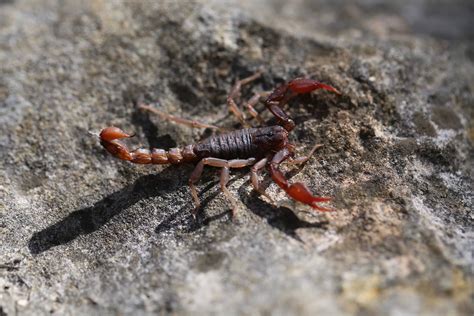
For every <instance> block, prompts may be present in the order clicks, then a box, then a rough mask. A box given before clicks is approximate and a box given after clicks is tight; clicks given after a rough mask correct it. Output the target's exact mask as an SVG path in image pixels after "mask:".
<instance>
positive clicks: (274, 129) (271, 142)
mask: <svg viewBox="0 0 474 316" xmlns="http://www.w3.org/2000/svg"><path fill="white" fill-rule="evenodd" d="M252 142H253V144H254V145H256V146H258V148H259V149H260V151H261V152H276V151H279V150H280V149H282V148H285V147H287V146H288V131H287V130H285V129H284V128H283V127H281V126H280V125H275V126H267V127H264V128H259V129H257V130H256V131H255V132H254V133H253V134H252Z"/></svg>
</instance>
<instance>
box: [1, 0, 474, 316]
mask: <svg viewBox="0 0 474 316" xmlns="http://www.w3.org/2000/svg"><path fill="white" fill-rule="evenodd" d="M392 2H394V1H387V2H381V1H375V0H370V1H369V0H359V1H319V2H318V1H274V2H270V1H259V2H258V4H256V3H254V2H253V1H248V2H243V3H239V1H235V2H234V1H228V2H222V1H212V2H208V1H202V2H190V1H180V2H179V3H177V4H176V3H175V2H174V1H170V2H166V1H148V2H137V1H130V2H125V1H99V0H96V1H80V2H79V1H73V0H68V1H34V0H30V1H13V0H10V1H0V150H1V151H0V238H1V244H0V315H2V316H3V315H16V314H36V315H41V314H43V315H46V314H49V313H53V314H76V315H77V314H118V313H120V314H134V315H137V314H138V315H139V314H152V313H157V312H161V313H163V314H168V313H172V314H195V313H206V314H209V313H216V314H223V313H226V314H249V315H255V314H270V313H271V314H275V315H287V314H298V315H316V314H319V315H338V314H340V315H344V314H360V315H381V314H390V315H415V314H430V315H447V314H451V315H456V314H460V315H462V314H464V315H472V314H473V313H474V306H473V299H474V297H473V295H474V290H473V276H474V269H473V265H474V258H473V257H474V255H473V253H474V249H473V242H474V234H473V213H472V209H473V192H472V185H473V171H472V169H473V165H474V164H473V142H474V125H473V105H474V97H473V93H474V65H473V61H474V45H473V39H474V31H473V30H474V25H473V22H472V21H474V18H473V16H474V14H473V13H474V6H473V4H472V2H471V1H468V0H466V1H447V0H446V1H422V0H418V1H410V2H408V1H401V2H397V3H392ZM400 3H404V4H400ZM259 68H262V69H264V70H265V73H264V76H263V78H262V79H261V80H259V81H257V82H256V83H255V85H253V86H252V87H249V88H247V89H245V90H244V96H245V97H249V96H250V95H251V91H252V90H253V91H262V90H268V89H271V88H272V87H274V86H275V85H276V84H278V83H281V82H283V81H284V80H288V79H291V78H294V77H296V76H301V75H310V76H311V77H313V78H318V79H320V80H322V81H324V82H327V83H329V84H332V85H334V86H335V87H337V88H338V89H340V90H341V91H342V92H343V96H342V97H337V96H335V95H331V94H330V93H325V92H317V93H314V94H313V95H312V96H305V97H301V98H298V99H297V100H295V102H293V103H292V105H291V107H290V113H291V115H292V116H293V117H294V118H295V120H296V122H297V123H298V126H297V129H296V130H295V131H294V132H293V133H292V140H293V141H294V142H295V143H297V144H298V148H300V150H301V152H305V150H308V148H310V146H311V145H312V144H314V143H315V142H320V143H323V144H324V145H325V146H324V147H323V148H322V149H321V150H320V151H319V152H318V154H317V155H316V157H315V158H313V159H312V160H311V161H310V162H309V163H308V164H307V165H306V166H305V167H304V168H303V169H302V170H301V171H300V172H292V173H291V174H292V175H293V180H301V181H304V182H307V183H308V185H309V187H311V188H313V190H314V191H315V192H317V193H318V194H321V195H329V196H334V203H333V206H334V207H335V208H336V209H337V212H334V213H330V214H314V213H311V212H308V208H306V207H304V206H301V205H297V204H295V203H293V202H291V201H289V200H288V199H287V197H286V196H285V195H284V194H283V193H281V191H280V190H278V189H277V188H276V187H275V185H274V184H272V183H271V181H268V180H266V182H265V183H266V184H267V185H268V188H267V191H268V192H269V194H270V195H271V196H272V197H274V198H275V199H276V200H277V201H281V204H280V205H279V206H274V205H272V204H270V203H269V202H268V201H267V200H265V198H261V197H258V196H257V195H255V194H254V193H252V191H251V189H250V187H249V184H248V178H247V175H246V174H245V172H238V171H233V172H232V174H233V175H234V180H233V181H232V184H231V185H230V189H231V191H232V192H233V194H235V195H238V197H239V201H240V202H239V203H240V213H239V214H238V217H237V220H236V222H233V221H232V220H231V219H230V218H229V203H228V202H227V201H226V200H225V199H224V198H223V195H222V194H219V189H218V185H217V182H218V180H217V171H216V170H212V169H210V170H208V171H206V173H205V175H204V178H203V180H202V181H201V182H200V185H199V188H200V189H201V190H202V191H203V200H204V201H205V207H204V209H203V212H202V213H201V215H200V216H199V218H198V220H197V221H196V222H195V221H193V220H192V218H191V216H190V213H189V211H190V210H191V208H192V204H191V198H190V194H189V190H188V187H187V185H186V184H187V177H188V175H189V173H190V172H191V170H192V166H180V167H174V166H171V167H150V166H137V165H131V164H128V163H125V162H123V161H118V160H115V159H113V158H111V157H110V156H109V155H107V154H106V153H105V151H104V150H103V149H102V148H101V147H100V145H99V144H98V142H97V139H95V138H94V137H92V136H90V135H88V131H90V130H92V131H98V130H100V129H101V128H103V127H105V126H108V125H116V126H120V127H122V128H123V129H125V130H128V131H136V132H137V136H138V137H137V138H135V139H134V140H132V143H133V144H135V145H138V144H141V145H151V146H157V147H164V148H169V147H172V146H175V145H176V144H180V145H181V144H186V143H189V142H193V141H197V140H199V139H201V138H203V137H206V136H208V135H209V131H203V130H191V129H188V128H186V127H182V126H176V125H173V124H171V123H169V122H163V121H160V120H159V119H158V118H156V117H154V116H150V115H147V114H144V113H140V112H139V111H137V110H136V108H135V104H136V102H137V101H138V100H141V99H143V100H145V101H149V102H155V106H157V107H160V108H161V109H163V110H165V111H169V112H173V113H177V114H179V115H181V116H183V117H188V118H194V119H198V120H201V121H204V122H207V123H214V124H219V125H222V126H226V127H233V126H237V125H236V124H235V121H234V120H233V118H232V117H230V116H229V114H228V111H227V109H226V106H225V97H226V93H227V91H228V90H229V88H230V87H231V85H232V83H233V82H235V80H237V79H239V78H243V77H245V76H247V75H249V74H252V73H253V72H255V71H256V70H257V69H259ZM158 102H159V103H158ZM140 142H141V143H140Z"/></svg>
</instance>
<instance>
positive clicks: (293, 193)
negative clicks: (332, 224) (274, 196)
mask: <svg viewBox="0 0 474 316" xmlns="http://www.w3.org/2000/svg"><path fill="white" fill-rule="evenodd" d="M285 191H286V193H288V195H289V196H290V197H292V198H293V199H295V200H296V201H298V202H301V203H304V204H307V205H309V206H311V207H312V208H313V209H315V210H318V211H321V212H330V211H333V210H332V209H329V208H325V207H322V206H319V205H318V204H317V203H320V202H329V201H330V200H331V198H330V197H320V196H314V195H313V194H312V193H311V191H310V190H309V189H308V187H306V185H304V184H303V183H301V182H296V183H293V184H292V185H290V186H289V187H288V188H286V190H285Z"/></svg>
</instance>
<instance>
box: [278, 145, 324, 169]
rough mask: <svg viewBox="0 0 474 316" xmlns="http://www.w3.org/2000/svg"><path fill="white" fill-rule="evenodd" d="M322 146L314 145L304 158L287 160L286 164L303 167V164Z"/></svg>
mask: <svg viewBox="0 0 474 316" xmlns="http://www.w3.org/2000/svg"><path fill="white" fill-rule="evenodd" d="M323 146H324V145H323V144H316V145H314V146H313V148H312V149H311V150H310V151H309V153H308V154H307V155H306V156H301V157H297V158H291V157H290V158H289V159H288V162H287V163H290V164H294V165H303V164H305V163H306V162H307V161H308V160H309V159H310V158H311V157H312V156H313V154H314V152H315V151H316V150H318V149H319V148H321V147H323Z"/></svg>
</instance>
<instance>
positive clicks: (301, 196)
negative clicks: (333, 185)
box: [270, 148, 333, 212]
mask: <svg viewBox="0 0 474 316" xmlns="http://www.w3.org/2000/svg"><path fill="white" fill-rule="evenodd" d="M291 155H292V152H291V151H290V150H289V148H283V149H282V150H280V151H279V152H277V153H276V154H275V156H273V158H272V161H271V162H270V175H271V177H272V179H273V181H275V183H276V184H277V185H278V186H279V187H280V188H282V189H283V190H284V191H285V192H286V193H287V194H288V195H289V196H290V197H291V198H293V199H294V200H296V201H298V202H301V203H304V204H307V205H309V206H311V207H312V208H313V209H315V210H318V211H321V212H329V211H333V210H332V209H329V208H325V207H322V206H319V205H318V203H319V202H328V201H330V200H331V198H329V197H318V196H314V195H313V194H312V193H311V191H310V190H309V189H308V188H307V187H306V185H304V184H303V183H301V182H296V183H293V184H289V183H288V180H287V179H286V178H285V176H284V175H283V173H282V172H281V171H280V169H279V168H278V167H279V165H280V164H281V163H282V162H283V161H285V160H286V159H288V158H289V157H290V156H291Z"/></svg>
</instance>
